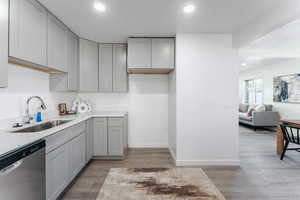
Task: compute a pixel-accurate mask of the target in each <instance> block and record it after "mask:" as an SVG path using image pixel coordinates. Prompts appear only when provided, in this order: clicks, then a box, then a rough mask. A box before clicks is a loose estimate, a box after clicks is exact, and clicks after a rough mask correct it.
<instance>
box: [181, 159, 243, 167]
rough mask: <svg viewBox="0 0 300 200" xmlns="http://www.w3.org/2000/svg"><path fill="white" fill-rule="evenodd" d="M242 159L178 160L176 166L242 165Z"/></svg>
mask: <svg viewBox="0 0 300 200" xmlns="http://www.w3.org/2000/svg"><path fill="white" fill-rule="evenodd" d="M240 165H241V163H240V160H176V166H240Z"/></svg>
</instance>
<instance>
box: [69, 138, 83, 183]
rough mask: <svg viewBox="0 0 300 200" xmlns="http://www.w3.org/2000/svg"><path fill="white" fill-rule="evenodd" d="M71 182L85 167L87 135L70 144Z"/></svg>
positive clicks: (75, 139)
mask: <svg viewBox="0 0 300 200" xmlns="http://www.w3.org/2000/svg"><path fill="white" fill-rule="evenodd" d="M68 159H69V174H68V177H69V181H70V182H71V181H72V180H73V178H74V177H75V176H76V175H77V174H78V173H79V172H80V170H81V169H82V168H83V167H84V165H85V133H82V134H81V135H79V136H77V137H76V138H74V139H73V140H71V141H70V142H69V143H68Z"/></svg>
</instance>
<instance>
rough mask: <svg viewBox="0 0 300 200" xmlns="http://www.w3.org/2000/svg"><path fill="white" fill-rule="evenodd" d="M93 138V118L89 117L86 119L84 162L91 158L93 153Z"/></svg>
mask: <svg viewBox="0 0 300 200" xmlns="http://www.w3.org/2000/svg"><path fill="white" fill-rule="evenodd" d="M93 138H94V136H93V119H89V120H87V121H86V163H88V162H89V161H90V160H91V159H92V157H93V154H94V153H93V152H94V148H93V146H94V144H93V142H94V139H93Z"/></svg>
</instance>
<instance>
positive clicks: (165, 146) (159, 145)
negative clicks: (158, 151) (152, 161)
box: [128, 143, 168, 149]
mask: <svg viewBox="0 0 300 200" xmlns="http://www.w3.org/2000/svg"><path fill="white" fill-rule="evenodd" d="M128 147H129V148H154V149H155V148H168V144H165V143H153V144H151V143H145V144H128Z"/></svg>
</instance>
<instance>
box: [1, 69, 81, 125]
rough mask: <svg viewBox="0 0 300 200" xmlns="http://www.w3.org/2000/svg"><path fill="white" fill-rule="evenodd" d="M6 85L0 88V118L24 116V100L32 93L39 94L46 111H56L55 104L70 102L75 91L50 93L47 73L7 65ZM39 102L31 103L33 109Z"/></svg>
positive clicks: (74, 95)
mask: <svg viewBox="0 0 300 200" xmlns="http://www.w3.org/2000/svg"><path fill="white" fill-rule="evenodd" d="M8 66H9V67H8V87H7V88H0V120H5V119H11V118H19V117H21V116H24V112H25V102H26V100H27V98H28V97H30V96H33V95H38V96H41V97H42V98H43V99H44V101H45V103H46V106H47V108H48V109H47V112H51V113H53V112H57V104H58V103H62V102H66V103H70V102H71V101H72V100H73V99H74V98H75V97H76V93H50V92H49V74H47V73H45V72H39V71H35V70H31V69H27V68H24V67H20V66H16V65H12V64H9V65H8ZM37 104H38V105H39V102H38V101H37V102H36V103H34V102H33V103H32V104H31V108H32V109H35V108H36V106H37Z"/></svg>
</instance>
